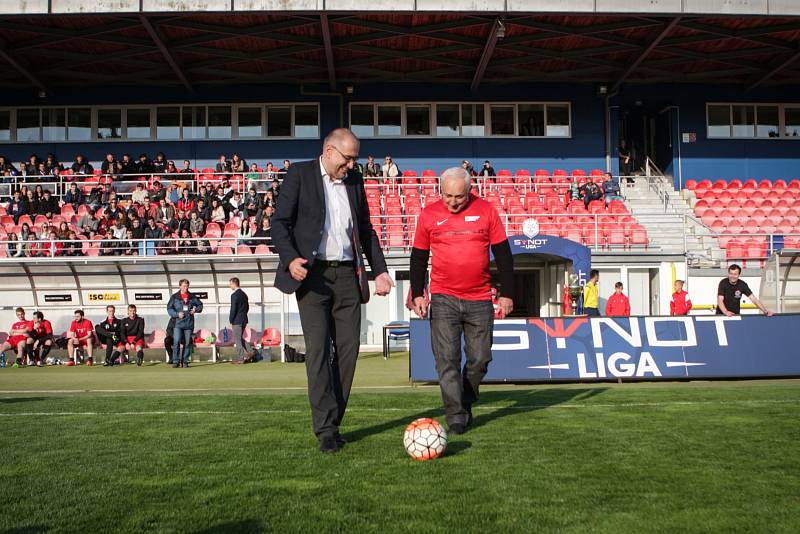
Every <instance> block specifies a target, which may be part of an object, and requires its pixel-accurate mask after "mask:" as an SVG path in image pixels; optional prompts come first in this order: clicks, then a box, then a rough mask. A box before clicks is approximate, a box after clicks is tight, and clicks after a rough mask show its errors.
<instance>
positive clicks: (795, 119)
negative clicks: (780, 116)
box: [784, 107, 800, 138]
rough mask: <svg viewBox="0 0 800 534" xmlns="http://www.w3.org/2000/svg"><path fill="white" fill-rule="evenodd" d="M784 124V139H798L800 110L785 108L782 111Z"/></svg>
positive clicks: (799, 135) (799, 133)
mask: <svg viewBox="0 0 800 534" xmlns="http://www.w3.org/2000/svg"><path fill="white" fill-rule="evenodd" d="M784 123H785V125H786V126H784V132H785V134H784V135H785V136H786V137H793V138H797V137H800V108H795V107H787V108H786V109H785V110H784Z"/></svg>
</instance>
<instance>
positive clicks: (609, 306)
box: [606, 282, 631, 317]
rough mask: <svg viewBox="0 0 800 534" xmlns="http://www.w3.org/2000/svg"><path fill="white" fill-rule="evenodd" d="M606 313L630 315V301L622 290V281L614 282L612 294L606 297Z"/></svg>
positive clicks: (620, 315)
mask: <svg viewBox="0 0 800 534" xmlns="http://www.w3.org/2000/svg"><path fill="white" fill-rule="evenodd" d="M606 315H607V316H609V317H630V316H631V302H630V301H629V300H628V297H626V296H625V294H624V293H623V292H622V282H617V283H616V284H614V294H613V295H611V296H610V297H608V303H606Z"/></svg>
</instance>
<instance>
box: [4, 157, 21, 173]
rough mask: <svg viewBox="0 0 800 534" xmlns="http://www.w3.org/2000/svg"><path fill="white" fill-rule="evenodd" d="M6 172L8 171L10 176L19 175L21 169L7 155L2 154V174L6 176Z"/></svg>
mask: <svg viewBox="0 0 800 534" xmlns="http://www.w3.org/2000/svg"><path fill="white" fill-rule="evenodd" d="M6 173H8V175H9V176H17V175H18V174H19V171H18V170H17V168H16V167H14V164H13V163H11V162H10V161H8V160H7V159H6V157H5V156H0V174H3V175H4V176H5V175H6Z"/></svg>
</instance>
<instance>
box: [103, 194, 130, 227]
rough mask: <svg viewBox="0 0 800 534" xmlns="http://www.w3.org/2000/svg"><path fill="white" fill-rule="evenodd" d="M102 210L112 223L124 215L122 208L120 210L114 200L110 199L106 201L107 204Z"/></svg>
mask: <svg viewBox="0 0 800 534" xmlns="http://www.w3.org/2000/svg"><path fill="white" fill-rule="evenodd" d="M104 208H105V211H104V212H103V213H107V214H108V215H110V216H111V220H112V221H116V220H117V219H119V216H120V215H124V214H125V212H124V211H123V210H122V208H120V207H119V205H118V204H117V199H116V198H111V199H110V200H109V201H108V204H107V205H105V206H104Z"/></svg>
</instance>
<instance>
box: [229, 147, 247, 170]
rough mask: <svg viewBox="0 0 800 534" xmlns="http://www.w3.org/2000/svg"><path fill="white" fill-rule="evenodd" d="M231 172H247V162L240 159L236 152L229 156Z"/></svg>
mask: <svg viewBox="0 0 800 534" xmlns="http://www.w3.org/2000/svg"><path fill="white" fill-rule="evenodd" d="M231 172H239V173H244V172H247V161H245V160H243V159H241V158H240V157H239V154H237V153H236V152H234V153H233V154H231Z"/></svg>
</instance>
